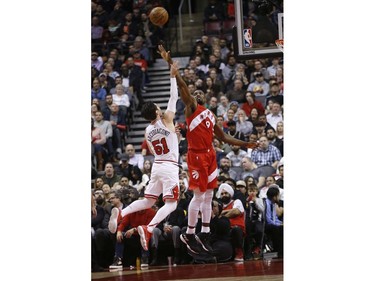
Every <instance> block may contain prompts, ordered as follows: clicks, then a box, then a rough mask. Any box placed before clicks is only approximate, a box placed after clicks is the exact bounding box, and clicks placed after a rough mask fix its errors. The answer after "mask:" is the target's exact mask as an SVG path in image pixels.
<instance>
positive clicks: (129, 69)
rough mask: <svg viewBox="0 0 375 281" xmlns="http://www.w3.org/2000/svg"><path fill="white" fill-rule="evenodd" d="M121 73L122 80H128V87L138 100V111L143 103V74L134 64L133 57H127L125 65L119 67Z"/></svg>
mask: <svg viewBox="0 0 375 281" xmlns="http://www.w3.org/2000/svg"><path fill="white" fill-rule="evenodd" d="M125 65H126V67H125ZM121 71H122V78H123V79H127V78H128V79H129V87H130V86H132V87H133V89H134V92H135V94H136V96H137V98H138V109H139V108H141V107H142V105H143V103H144V101H143V97H142V92H141V90H142V80H143V72H142V70H141V68H140V67H139V66H138V65H135V64H134V59H133V57H128V58H127V60H126V63H125V64H123V65H122V66H121ZM125 81H126V80H125Z"/></svg>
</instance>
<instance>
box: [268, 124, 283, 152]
mask: <svg viewBox="0 0 375 281" xmlns="http://www.w3.org/2000/svg"><path fill="white" fill-rule="evenodd" d="M266 136H267V139H268V141H269V142H270V144H272V145H274V146H276V147H277V148H278V149H279V150H280V154H281V156H284V140H283V139H279V138H278V137H276V131H275V129H274V128H272V127H271V128H268V129H267V130H266Z"/></svg>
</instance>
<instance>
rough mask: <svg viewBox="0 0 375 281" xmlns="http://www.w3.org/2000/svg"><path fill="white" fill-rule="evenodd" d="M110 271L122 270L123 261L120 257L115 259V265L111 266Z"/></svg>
mask: <svg viewBox="0 0 375 281" xmlns="http://www.w3.org/2000/svg"><path fill="white" fill-rule="evenodd" d="M109 268H110V269H118V268H122V259H121V258H119V257H115V258H114V259H113V263H112V264H111V265H110V266H109Z"/></svg>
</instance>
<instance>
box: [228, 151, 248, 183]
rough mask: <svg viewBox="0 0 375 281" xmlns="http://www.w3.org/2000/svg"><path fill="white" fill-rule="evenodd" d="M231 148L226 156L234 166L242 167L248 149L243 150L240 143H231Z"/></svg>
mask: <svg viewBox="0 0 375 281" xmlns="http://www.w3.org/2000/svg"><path fill="white" fill-rule="evenodd" d="M231 148H232V150H231V151H230V152H229V153H228V154H227V156H226V157H227V158H229V159H230V161H231V163H232V166H233V167H241V163H242V159H243V158H244V157H245V156H246V155H247V153H246V151H244V150H242V149H241V147H240V146H238V145H231ZM231 178H232V177H231ZM233 179H235V177H234V178H233Z"/></svg>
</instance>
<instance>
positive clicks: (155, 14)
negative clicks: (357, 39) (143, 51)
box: [149, 7, 169, 26]
mask: <svg viewBox="0 0 375 281" xmlns="http://www.w3.org/2000/svg"><path fill="white" fill-rule="evenodd" d="M149 18H150V21H151V22H152V23H153V24H154V25H157V26H163V25H164V24H166V23H167V21H168V18H169V15H168V12H167V10H166V9H164V8H163V7H155V8H153V9H152V10H151V12H150V15H149Z"/></svg>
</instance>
